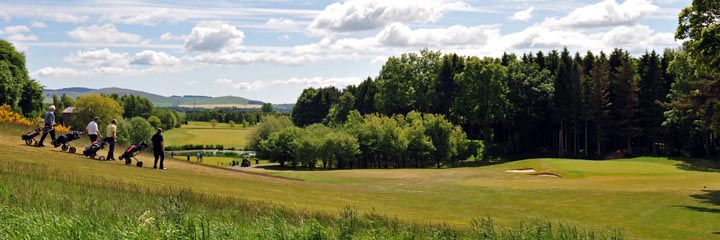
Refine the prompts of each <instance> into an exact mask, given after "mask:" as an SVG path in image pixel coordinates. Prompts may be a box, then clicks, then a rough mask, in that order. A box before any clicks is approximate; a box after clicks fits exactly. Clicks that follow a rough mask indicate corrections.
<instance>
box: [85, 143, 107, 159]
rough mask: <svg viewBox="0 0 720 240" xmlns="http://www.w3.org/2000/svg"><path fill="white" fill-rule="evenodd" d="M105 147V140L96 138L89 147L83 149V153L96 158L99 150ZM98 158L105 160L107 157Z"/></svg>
mask: <svg viewBox="0 0 720 240" xmlns="http://www.w3.org/2000/svg"><path fill="white" fill-rule="evenodd" d="M103 148H105V141H103V140H96V141H95V142H93V143H91V144H90V145H88V146H87V147H85V150H83V155H85V156H86V157H90V158H92V159H95V156H97V151H99V150H100V149H103ZM98 160H100V161H103V160H105V157H103V156H100V157H98Z"/></svg>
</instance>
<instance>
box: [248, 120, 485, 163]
mask: <svg viewBox="0 0 720 240" xmlns="http://www.w3.org/2000/svg"><path fill="white" fill-rule="evenodd" d="M252 136H253V138H252V140H251V143H250V148H251V149H256V150H258V153H259V154H260V155H261V157H267V158H269V159H270V160H271V161H275V162H279V163H280V165H281V166H285V165H286V164H289V165H290V166H292V167H293V168H295V167H298V166H300V167H305V168H309V169H313V168H315V167H316V166H318V165H320V166H322V168H325V169H332V168H335V169H352V168H407V167H416V168H422V167H438V168H440V167H441V166H449V165H454V164H457V163H458V162H460V161H462V160H465V159H467V158H468V156H471V155H479V154H482V145H481V144H480V142H479V141H470V140H468V139H467V135H466V134H465V132H463V130H462V129H461V128H460V127H459V126H457V125H453V124H452V123H450V122H449V121H448V120H447V119H445V117H444V116H443V115H441V114H422V113H420V112H416V111H411V112H409V113H408V114H407V115H403V114H395V115H393V116H384V115H380V114H366V115H364V116H362V115H360V112H359V111H357V110H351V111H350V112H349V114H348V115H347V121H345V122H344V123H343V124H342V125H335V126H334V127H328V126H326V125H323V124H311V125H307V126H305V127H303V128H299V127H296V126H295V125H294V124H293V122H292V121H291V120H290V118H288V117H286V116H270V117H267V118H265V119H264V120H263V122H261V123H260V124H258V126H257V128H255V131H254V133H253V135H252Z"/></svg>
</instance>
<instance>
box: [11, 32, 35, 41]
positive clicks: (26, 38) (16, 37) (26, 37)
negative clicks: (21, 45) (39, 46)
mask: <svg viewBox="0 0 720 240" xmlns="http://www.w3.org/2000/svg"><path fill="white" fill-rule="evenodd" d="M7 39H8V40H10V41H15V42H24V41H37V40H38V37H37V36H35V35H32V34H30V35H24V34H13V35H10V36H9V37H7Z"/></svg>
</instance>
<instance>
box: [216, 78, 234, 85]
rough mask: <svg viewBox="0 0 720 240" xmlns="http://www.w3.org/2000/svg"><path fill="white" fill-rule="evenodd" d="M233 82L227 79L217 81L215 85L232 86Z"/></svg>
mask: <svg viewBox="0 0 720 240" xmlns="http://www.w3.org/2000/svg"><path fill="white" fill-rule="evenodd" d="M232 82H233V81H232V80H230V79H227V78H220V79H217V80H215V83H217V84H231V83H232Z"/></svg>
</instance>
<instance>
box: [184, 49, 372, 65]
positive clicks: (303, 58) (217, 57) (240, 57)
mask: <svg viewBox="0 0 720 240" xmlns="http://www.w3.org/2000/svg"><path fill="white" fill-rule="evenodd" d="M358 58H359V55H358V54H357V53H347V54H342V53H338V54H330V53H328V54H320V53H313V54H301V53H297V52H230V53H221V54H218V53H203V54H200V55H197V56H194V57H189V58H188V59H189V60H191V61H194V62H199V63H211V64H220V65H237V64H251V63H274V64H281V65H302V64H307V63H311V62H318V61H322V60H357V59H358Z"/></svg>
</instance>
